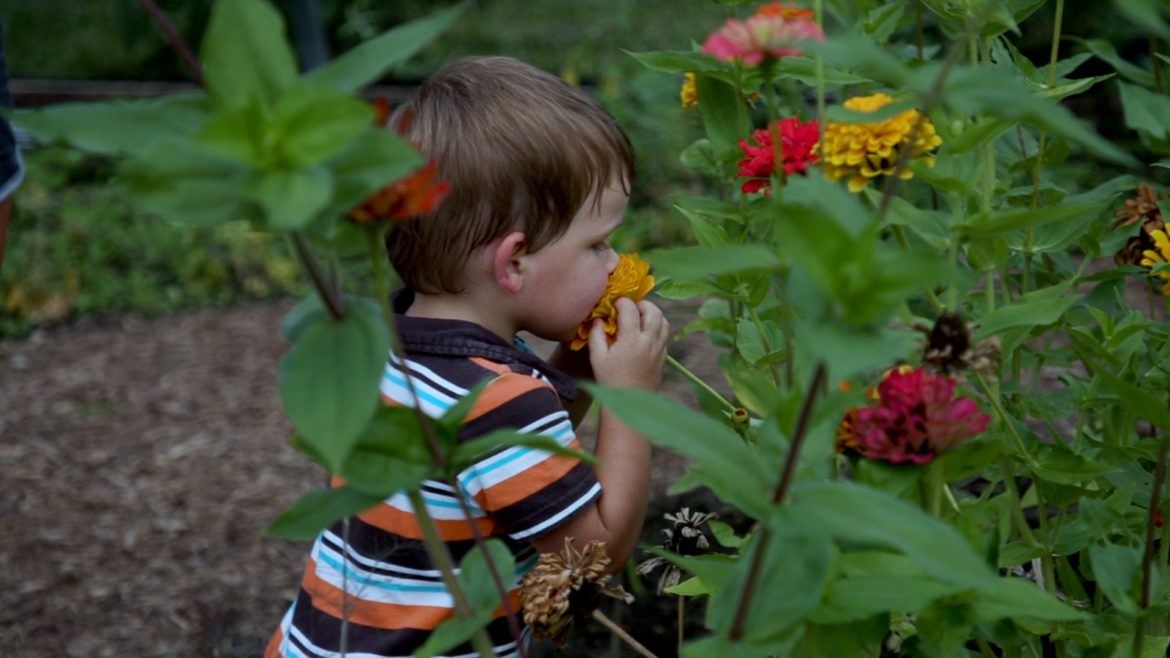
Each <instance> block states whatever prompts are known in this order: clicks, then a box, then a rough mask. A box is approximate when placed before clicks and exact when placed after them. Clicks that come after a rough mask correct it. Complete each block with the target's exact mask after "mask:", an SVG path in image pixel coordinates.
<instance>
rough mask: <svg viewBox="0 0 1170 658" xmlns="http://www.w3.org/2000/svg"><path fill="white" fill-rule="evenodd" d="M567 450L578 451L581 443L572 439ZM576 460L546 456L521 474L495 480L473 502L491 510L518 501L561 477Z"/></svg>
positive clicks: (558, 456) (578, 461)
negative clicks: (500, 480)
mask: <svg viewBox="0 0 1170 658" xmlns="http://www.w3.org/2000/svg"><path fill="white" fill-rule="evenodd" d="M566 447H568V448H569V449H570V450H580V449H581V442H580V441H578V440H577V439H573V440H572V441H570V442H569V445H568V446H566ZM579 463H581V461H580V460H578V459H574V458H572V457H563V456H561V455H552V456H550V457H549V458H548V459H545V460H544V461H542V462H540V463H539V464H536V465H534V466H530V467H528V468H526V469H524V471H523V472H522V473H518V474H517V475H520V476H522V477H511V478H508V479H507V480H504V481H503V482H498V483H496V484H494V485H492V486H490V487H488V488H487V489H484V490H483V491H480V492H479V493H477V494H476V495H475V502H477V503H479V506H480V507H482V508H483V509H485V510H488V511H489V512H490V511H495V510H498V509H503V508H505V507H507V506H508V505H511V504H513V503H516V502H519V501H521V500H524V499H525V498H528V497H529V496H532V495H533V494H535V493H537V492H539V491H540V490H541V489H544V488H545V487H547V486H548V485H550V484H552V483H554V482H556V481H557V480H559V479H561V478H562V477H564V475H565V473H568V472H569V471H570V470H572V469H573V467H574V466H576V465H577V464H579Z"/></svg>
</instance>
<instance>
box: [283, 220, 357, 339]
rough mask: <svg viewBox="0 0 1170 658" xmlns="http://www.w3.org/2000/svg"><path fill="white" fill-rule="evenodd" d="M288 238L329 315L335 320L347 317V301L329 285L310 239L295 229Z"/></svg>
mask: <svg viewBox="0 0 1170 658" xmlns="http://www.w3.org/2000/svg"><path fill="white" fill-rule="evenodd" d="M288 239H289V242H290V243H291V244H292V250H293V253H294V254H295V255H296V258H297V262H299V263H300V264H301V268H302V269H303V270H304V273H305V276H306V277H307V278H308V279H309V283H311V284H313V289H314V290H316V291H317V295H318V296H319V297H320V298H321V302H322V303H323V304H325V310H327V311H329V317H331V318H333V320H334V321H337V320H340V319H341V318H343V317H345V303H344V302H343V301H342V299H341V294H340V293H339V292H338V291H337V289H336V288H334V287H333V286H331V285H329V281H328V279H327V278H326V277H325V274H324V273H323V272H322V271H321V264H320V263H318V262H317V259H316V258H315V257H314V256H313V250H312V249H311V248H310V247H309V243H308V241H307V240H305V235H304V234H303V233H301V232H300V231H294V232H293V233H291V234H289V236H288Z"/></svg>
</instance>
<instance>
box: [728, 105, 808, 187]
mask: <svg viewBox="0 0 1170 658" xmlns="http://www.w3.org/2000/svg"><path fill="white" fill-rule="evenodd" d="M820 130H821V129H820V125H819V124H817V122H816V121H809V122H808V123H801V122H800V119H798V118H796V117H789V118H787V119H779V120H777V121H773V122H772V123H771V124H770V126H769V128H768V129H761V130H757V131H755V132H753V133H752V139H753V140H755V142H756V144H757V145H758V146H753V145H751V144H749V143H748V141H747V140H746V139H741V140H739V148H740V150H742V151H743V154H744V155H745V156H747V157H746V158H744V159H743V160H740V161H739V176H740V177H741V178H747V179H749V180H748V181H747V182H745V183H744V184H743V186H742V187H741V188H740V189H742V190H743V191H744V193H745V194H751V193H753V192H759V191H760V190H761V188H762V189H763V191H764V193H765V194H767V193H768V192H769V189H768V188H769V185H768V181H769V179H770V178H771V176H772V173H773V172H774V171H775V170H776V149H775V146H774V145H773V142H772V136H773V135H774V134H776V133H779V135H780V146H781V156H780V157H781V158H783V161H784V173H785V174H795V173H804V172H805V170H807V169H808V166H809V165H810V164H816V163H817V161H818V157H817V152H816V146H817V141H818V140H819V139H820V135H821V132H820Z"/></svg>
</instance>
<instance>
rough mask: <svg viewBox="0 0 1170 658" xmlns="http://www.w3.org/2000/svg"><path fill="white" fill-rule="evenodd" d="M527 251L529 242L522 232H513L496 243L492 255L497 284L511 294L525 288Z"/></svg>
mask: <svg viewBox="0 0 1170 658" xmlns="http://www.w3.org/2000/svg"><path fill="white" fill-rule="evenodd" d="M527 250H528V241H527V240H525V239H524V234H523V233H522V232H520V231H513V232H511V233H509V234H507V235H505V236H504V237H502V238H500V240H499V241H498V242H496V248H495V252H494V253H493V254H492V271H493V274H495V277H496V283H497V284H499V286H500V287H501V288H503V289H504V290H506V291H508V292H510V293H513V294H515V293H518V292H520V290H521V289H522V288H523V287H524V274H525V263H524V259H523V256H524V254H526V253H527Z"/></svg>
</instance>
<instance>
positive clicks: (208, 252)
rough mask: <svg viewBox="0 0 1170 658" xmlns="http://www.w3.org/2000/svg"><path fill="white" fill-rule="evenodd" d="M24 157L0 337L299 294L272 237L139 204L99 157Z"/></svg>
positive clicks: (0, 282)
mask: <svg viewBox="0 0 1170 658" xmlns="http://www.w3.org/2000/svg"><path fill="white" fill-rule="evenodd" d="M26 162H27V166H28V173H27V176H26V179H25V182H24V184H23V186H22V187H21V188H20V190H19V192H18V195H17V204H16V212H15V215H14V217H13V219H12V226H11V227H10V233H9V244H8V252H7V254H6V255H5V258H4V271H3V273H2V275H0V336H19V335H21V334H24V333H26V332H28V331H29V330H30V329H32V328H33V327H35V326H38V325H47V324H53V323H59V322H62V321H65V320H70V319H76V318H79V317H83V316H87V315H94V314H100V313H108V312H117V311H132V312H136V313H142V314H146V315H157V314H160V313H166V312H169V311H173V310H176V309H179V308H185V307H200V306H222V305H227V304H231V303H234V302H237V301H240V300H244V299H261V298H267V297H274V296H279V295H287V294H301V293H303V292H304V285H303V283H302V282H301V280H300V273H299V272H298V271H297V266H296V264H295V262H294V261H293V260H292V259H291V258H290V257H289V255H288V252H287V249H286V248H285V245H284V243H283V242H281V241H280V240H279V239H276V238H274V237H273V236H270V235H265V234H261V233H257V232H254V231H252V230H250V229H249V228H248V226H247V225H246V224H245V223H243V222H233V223H230V224H225V225H223V226H219V227H216V228H215V229H210V230H202V231H192V230H187V229H182V228H179V227H176V226H172V225H170V224H167V223H165V222H163V221H160V220H159V219H158V218H156V217H153V216H148V215H146V214H144V213H141V212H138V211H135V210H133V209H131V208H129V207H128V206H127V204H126V203H125V201H124V200H123V198H122V195H121V193H120V192H119V190H118V189H117V187H116V186H114V185H111V184H110V182H109V177H110V169H111V167H110V164H109V163H108V161H106V160H104V159H100V158H94V157H90V156H85V155H83V154H80V153H78V152H75V151H69V150H66V149H63V148H46V149H40V150H37V151H35V152H33V153H29V154H27V157H26Z"/></svg>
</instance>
